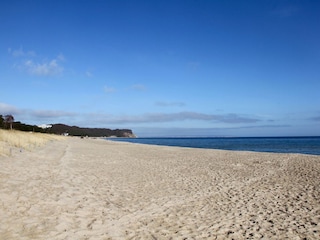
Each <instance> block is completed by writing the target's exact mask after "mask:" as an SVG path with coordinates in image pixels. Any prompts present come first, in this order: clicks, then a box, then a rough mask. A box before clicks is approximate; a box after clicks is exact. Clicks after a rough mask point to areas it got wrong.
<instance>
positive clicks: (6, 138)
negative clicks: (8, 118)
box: [0, 129, 64, 155]
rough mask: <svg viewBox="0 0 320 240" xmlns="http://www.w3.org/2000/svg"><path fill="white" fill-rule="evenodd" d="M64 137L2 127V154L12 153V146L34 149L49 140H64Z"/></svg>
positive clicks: (0, 133)
mask: <svg viewBox="0 0 320 240" xmlns="http://www.w3.org/2000/svg"><path fill="white" fill-rule="evenodd" d="M62 139H64V137H62V136H57V135H51V134H44V133H33V132H22V131H15V130H2V129H0V155H10V154H11V150H12V148H20V149H21V148H22V149H25V150H29V151H30V150H32V149H33V148H35V147H40V146H42V145H44V144H46V143H47V142H48V141H54V140H62Z"/></svg>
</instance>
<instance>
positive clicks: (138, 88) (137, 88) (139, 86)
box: [131, 84, 147, 91]
mask: <svg viewBox="0 0 320 240" xmlns="http://www.w3.org/2000/svg"><path fill="white" fill-rule="evenodd" d="M131 89H133V90H135V91H145V90H147V88H146V86H145V85H143V84H134V85H132V86H131Z"/></svg>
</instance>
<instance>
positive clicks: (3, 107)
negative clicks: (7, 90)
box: [0, 102, 22, 115]
mask: <svg viewBox="0 0 320 240" xmlns="http://www.w3.org/2000/svg"><path fill="white" fill-rule="evenodd" d="M21 112H22V111H21V110H20V109H18V108H17V107H15V106H12V105H9V104H6V103H1V102H0V114H2V115H6V114H12V115H14V114H19V113H21Z"/></svg>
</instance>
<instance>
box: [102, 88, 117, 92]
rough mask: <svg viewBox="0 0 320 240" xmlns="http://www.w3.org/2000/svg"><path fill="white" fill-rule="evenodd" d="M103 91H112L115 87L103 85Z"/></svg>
mask: <svg viewBox="0 0 320 240" xmlns="http://www.w3.org/2000/svg"><path fill="white" fill-rule="evenodd" d="M103 91H104V92H105V93H113V92H115V91H116V89H115V88H114V87H109V86H104V87H103Z"/></svg>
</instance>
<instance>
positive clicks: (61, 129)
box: [48, 124, 135, 137]
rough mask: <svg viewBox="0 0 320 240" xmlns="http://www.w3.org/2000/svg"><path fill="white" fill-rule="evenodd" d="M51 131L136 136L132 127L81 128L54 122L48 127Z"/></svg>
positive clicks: (73, 134)
mask: <svg viewBox="0 0 320 240" xmlns="http://www.w3.org/2000/svg"><path fill="white" fill-rule="evenodd" d="M48 131H50V132H51V133H56V134H68V135H71V136H88V137H135V135H134V134H133V132H132V130H130V129H115V130H112V129H109V128H81V127H77V126H68V125H65V124H53V125H52V127H51V128H49V129H48Z"/></svg>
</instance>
